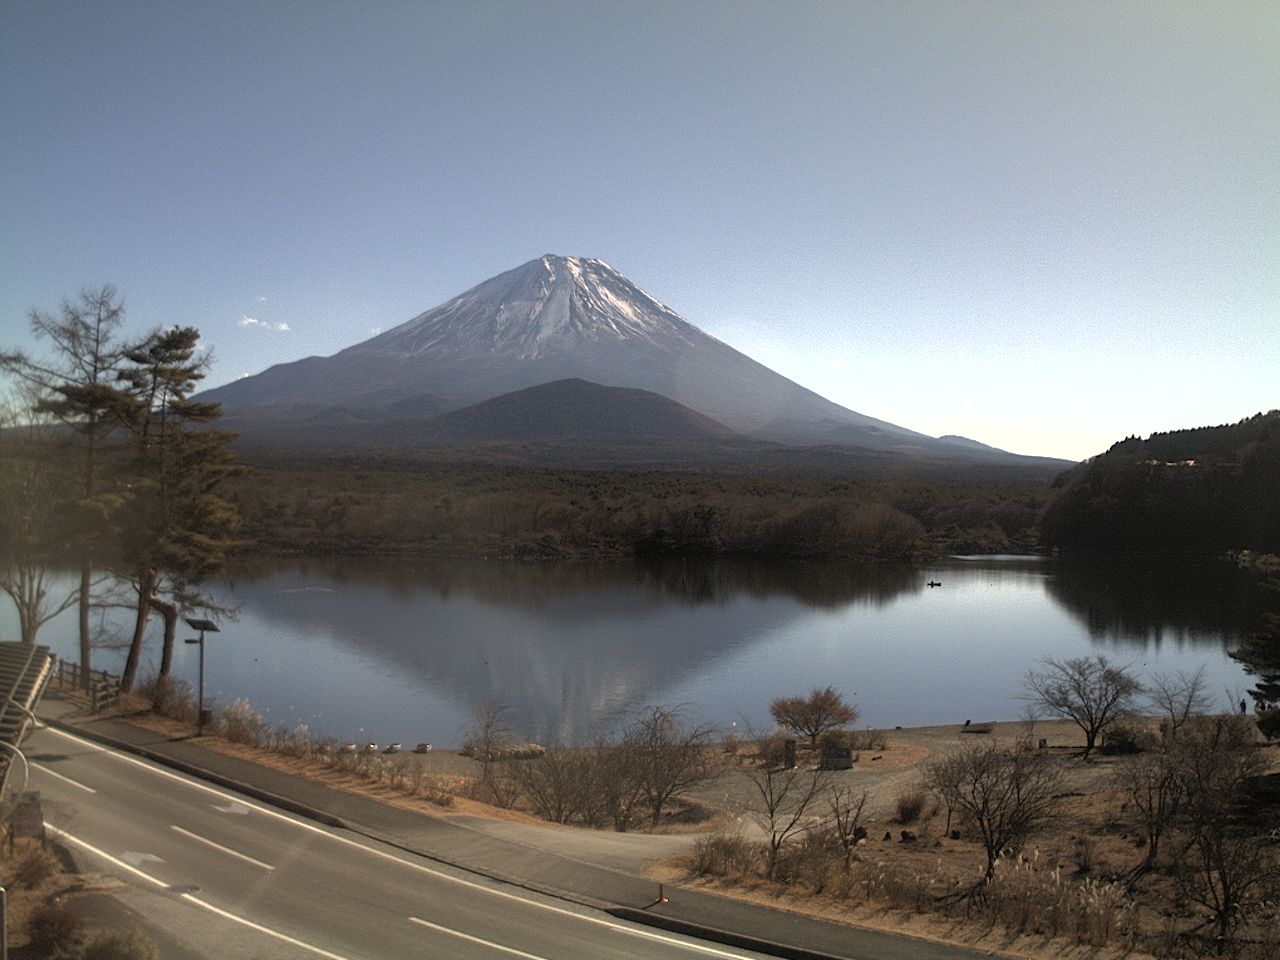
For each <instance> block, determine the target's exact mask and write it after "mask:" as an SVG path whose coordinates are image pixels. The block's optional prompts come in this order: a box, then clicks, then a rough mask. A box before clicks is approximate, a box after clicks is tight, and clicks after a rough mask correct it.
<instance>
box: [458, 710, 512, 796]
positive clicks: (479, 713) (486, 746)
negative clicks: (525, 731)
mask: <svg viewBox="0 0 1280 960" xmlns="http://www.w3.org/2000/svg"><path fill="white" fill-rule="evenodd" d="M507 713H508V708H507V707H506V706H505V705H503V704H499V703H477V704H476V705H475V706H473V707H472V708H471V723H470V724H469V725H468V726H467V729H466V731H465V732H464V734H463V739H462V749H463V752H464V753H466V754H468V755H469V756H471V757H473V758H474V759H476V760H479V761H480V779H481V781H482V782H483V783H489V781H490V779H491V778H492V776H493V763H494V761H495V760H497V759H499V757H500V756H501V755H502V753H503V752H504V751H505V750H506V748H507V747H508V746H509V745H510V743H511V725H510V724H509V723H508V722H507Z"/></svg>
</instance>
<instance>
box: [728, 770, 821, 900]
mask: <svg viewBox="0 0 1280 960" xmlns="http://www.w3.org/2000/svg"><path fill="white" fill-rule="evenodd" d="M760 752H761V754H765V753H766V752H767V750H766V748H764V747H762V749H761V751H760ZM743 774H744V775H745V776H746V777H747V779H748V780H750V782H751V785H752V786H753V787H754V788H755V795H756V796H755V799H756V805H755V812H754V816H755V818H756V819H757V821H759V823H760V826H761V827H762V828H763V829H764V831H765V835H766V837H767V839H766V841H765V870H764V875H765V879H767V880H772V879H773V875H774V871H775V870H776V869H777V865H778V855H779V853H780V852H781V851H782V848H783V847H784V846H785V845H786V844H788V843H790V842H792V841H794V840H795V839H797V838H798V836H799V835H801V834H803V833H804V831H805V830H808V829H810V828H811V827H814V826H816V825H817V824H818V822H819V819H820V818H818V817H816V816H815V815H814V813H815V811H814V807H815V802H816V801H817V799H818V796H819V794H820V792H821V788H822V783H823V780H822V775H821V774H820V773H819V772H818V771H816V770H803V769H801V768H800V767H790V768H788V767H785V766H781V765H779V764H776V763H768V762H766V763H764V764H762V765H760V766H757V767H748V768H746V769H744V771H743Z"/></svg>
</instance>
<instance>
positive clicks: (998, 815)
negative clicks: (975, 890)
mask: <svg viewBox="0 0 1280 960" xmlns="http://www.w3.org/2000/svg"><path fill="white" fill-rule="evenodd" d="M1061 782H1062V778H1061V776H1060V775H1059V773H1058V771H1057V770H1056V769H1055V768H1054V767H1053V766H1052V765H1051V764H1050V761H1049V760H1048V759H1047V758H1045V757H1043V756H1041V755H1040V754H1036V753H1027V752H1024V751H1021V750H1009V749H1006V748H1004V747H1001V746H1000V745H999V744H995V743H987V744H980V745H975V746H970V747H965V748H962V749H961V750H959V751H957V752H956V753H954V754H951V755H948V756H945V757H940V758H938V759H936V760H932V761H930V762H929V763H928V764H926V765H925V783H926V785H928V786H929V788H930V789H932V790H933V791H934V792H935V793H937V794H938V796H939V798H940V799H941V800H942V801H943V802H944V803H946V804H947V806H948V807H950V808H952V809H954V810H958V811H959V812H960V813H961V815H962V816H963V817H964V818H965V821H966V822H967V823H968V825H969V826H970V827H971V828H972V829H973V830H974V831H975V832H976V833H977V834H978V836H979V838H980V839H981V841H982V847H983V850H984V851H985V852H986V855H987V872H986V879H987V880H988V881H990V880H991V878H992V876H993V875H994V873H995V865H996V860H998V859H999V857H1000V855H1001V853H1003V852H1004V851H1005V850H1006V849H1007V848H1011V847H1017V846H1019V845H1020V844H1021V843H1022V842H1023V841H1024V840H1025V839H1026V838H1027V836H1028V835H1030V834H1031V833H1032V832H1033V831H1034V830H1035V829H1036V828H1037V827H1039V826H1040V825H1041V824H1042V823H1043V822H1044V821H1045V820H1047V819H1048V818H1049V816H1050V815H1051V814H1052V813H1053V811H1054V809H1055V807H1056V805H1057V802H1056V797H1057V794H1058V791H1059V788H1060V785H1061Z"/></svg>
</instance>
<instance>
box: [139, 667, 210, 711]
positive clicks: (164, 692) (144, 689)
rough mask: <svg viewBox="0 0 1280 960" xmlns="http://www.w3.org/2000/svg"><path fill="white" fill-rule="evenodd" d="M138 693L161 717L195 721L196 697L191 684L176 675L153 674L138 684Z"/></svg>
mask: <svg viewBox="0 0 1280 960" xmlns="http://www.w3.org/2000/svg"><path fill="white" fill-rule="evenodd" d="M137 693H138V695H139V696H141V697H143V698H145V699H147V700H149V701H150V702H151V709H152V710H153V711H154V712H155V713H158V714H159V715H160V716H162V717H169V718H170V719H173V720H178V721H180V722H182V723H195V722H196V720H197V719H198V718H197V716H196V698H195V691H193V690H192V689H191V684H189V683H188V682H187V681H185V680H179V679H177V678H176V677H162V676H159V675H158V674H157V675H154V676H152V677H149V678H148V679H146V680H144V681H143V682H142V684H141V685H140V686H139V688H138V691H137Z"/></svg>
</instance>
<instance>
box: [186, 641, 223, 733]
mask: <svg viewBox="0 0 1280 960" xmlns="http://www.w3.org/2000/svg"><path fill="white" fill-rule="evenodd" d="M183 619H184V620H186V621H187V626H189V627H190V628H191V629H192V630H199V631H200V637H199V639H192V640H187V641H184V642H186V643H198V644H200V694H199V697H200V699H199V700H198V701H197V704H198V706H197V707H196V717H197V719H196V736H197V737H199V736H203V735H204V724H205V721H206V720H207V719H208V711H207V710H205V708H204V635H205V631H206V630H207V631H208V632H209V633H218V632H219V631H218V625H217V624H216V623H214V622H213V621H212V620H192V619H190V618H188V617H184V618H183Z"/></svg>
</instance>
